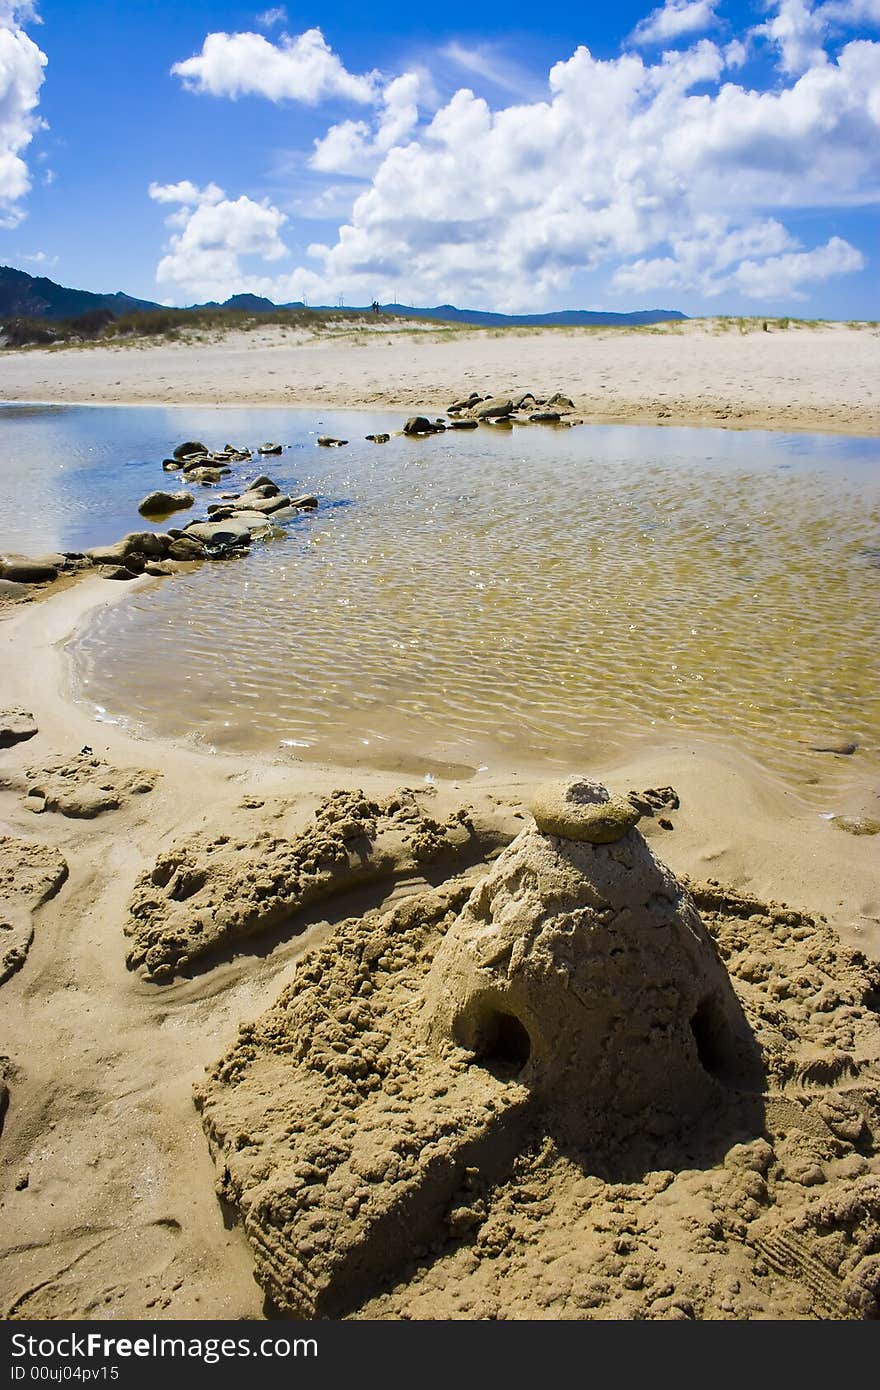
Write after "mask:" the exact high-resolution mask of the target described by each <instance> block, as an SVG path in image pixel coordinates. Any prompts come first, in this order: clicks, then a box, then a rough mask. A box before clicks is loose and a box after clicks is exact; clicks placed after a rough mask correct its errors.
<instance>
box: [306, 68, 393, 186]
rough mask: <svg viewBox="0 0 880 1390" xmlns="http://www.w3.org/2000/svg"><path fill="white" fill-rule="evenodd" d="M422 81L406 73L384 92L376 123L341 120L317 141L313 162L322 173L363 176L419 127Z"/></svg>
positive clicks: (385, 88)
mask: <svg viewBox="0 0 880 1390" xmlns="http://www.w3.org/2000/svg"><path fill="white" fill-rule="evenodd" d="M419 92H420V79H419V75H418V73H414V72H406V73H404V74H403V76H402V77H396V78H395V79H394V80H393V81H392V82H389V83H388V84H387V86H386V87H384V88H383V90H382V108H381V110H380V111H379V113H378V115H377V117H376V119H375V120H374V122H373V124H372V125H370V124H368V123H367V122H366V121H341V122H340V123H339V124H338V125H334V126H331V127H330V129H329V130H328V132H327V134H326V135H325V136H323V138H322V139H320V140H316V141H315V149H314V153H313V154H312V157H311V159H310V160H309V163H310V164H311V166H312V168H313V169H319V170H321V172H322V173H337V174H354V175H357V176H359V177H363V176H364V175H365V174H366V173H368V172H369V171H370V169H371V167H374V166H375V165H376V164H377V163H378V162H379V161H380V160H381V158H382V156H383V155H384V154H386V153H387V152H388V150H390V149H392V148H393V147H394V146H395V145H398V144H400V143H401V141H402V140H404V139H405V138H406V136H408V135H409V133H410V132H411V131H412V130H413V129H414V127H415V126H416V125H417V124H418V119H419Z"/></svg>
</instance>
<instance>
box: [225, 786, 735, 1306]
mask: <svg viewBox="0 0 880 1390" xmlns="http://www.w3.org/2000/svg"><path fill="white" fill-rule="evenodd" d="M548 807H550V810H549V811H548ZM534 811H535V815H536V823H535V825H534V826H531V827H529V828H527V829H524V830H523V831H522V832H521V833H520V834H519V835H518V836H517V837H516V839H515V840H514V841H513V842H512V843H511V844H510V845H509V846H508V847H507V848H506V849H505V850H504V851H503V852H502V853H501V854H500V856H499V857H498V859H497V861H496V862H495V864H494V865H493V866H492V867H491V868H490V870H489V872H488V873H485V871H483V876H482V877H480V876H479V874H472V875H471V876H470V878H468V877H467V876H462V877H460V878H459V879H457V880H450V881H449V882H448V883H447V884H446V885H445V886H444V887H443V888H442V889H438V890H435V891H434V892H433V893H431V894H428V895H426V896H423V897H421V898H419V899H413V900H412V901H411V902H410V903H409V904H408V905H404V906H401V907H398V908H396V909H394V910H393V911H392V912H391V913H386V914H384V915H383V914H381V913H377V914H372V915H370V916H368V917H366V918H363V919H360V920H357V921H352V922H348V923H344V924H342V927H341V928H340V929H339V931H338V934H337V935H336V937H335V938H334V940H333V942H332V946H331V947H325V948H323V949H322V950H321V951H319V952H318V953H316V955H314V956H313V957H311V958H310V959H309V960H308V961H306V962H305V963H304V964H303V966H302V967H301V968H300V970H299V971H298V973H297V976H296V978H295V980H294V982H293V984H292V985H291V986H290V987H289V988H288V990H287V991H286V992H285V993H284V994H283V995H282V996H281V998H280V999H279V1001H278V1003H277V1004H276V1006H275V1007H274V1008H273V1009H272V1010H271V1011H270V1013H269V1014H268V1015H266V1016H265V1017H264V1018H263V1019H262V1020H260V1021H259V1022H258V1023H257V1024H256V1025H253V1026H252V1027H248V1028H247V1029H245V1030H243V1035H242V1038H241V1040H240V1042H239V1044H238V1045H237V1046H236V1048H234V1049H233V1051H232V1053H231V1054H230V1055H229V1056H228V1057H227V1058H225V1059H224V1060H223V1062H221V1063H220V1065H219V1066H218V1068H217V1069H216V1070H215V1072H214V1075H213V1077H212V1079H211V1081H210V1082H209V1083H208V1085H207V1086H206V1087H205V1088H204V1089H203V1090H202V1091H201V1093H200V1094H199V1096H198V1098H197V1103H198V1104H199V1106H200V1108H201V1109H202V1111H203V1116H204V1122H205V1127H206V1130H207V1132H208V1135H209V1138H210V1140H211V1144H212V1147H213V1148H214V1150H215V1151H216V1152H218V1154H219V1155H222V1172H221V1178H220V1184H219V1191H220V1193H221V1195H222V1196H223V1198H224V1199H225V1200H227V1201H229V1202H232V1203H234V1204H235V1205H237V1206H238V1207H239V1208H240V1210H241V1212H242V1214H243V1216H244V1224H245V1230H246V1233H247V1235H248V1237H249V1239H250V1241H251V1243H252V1246H253V1249H254V1253H255V1258H256V1276H257V1279H258V1280H259V1282H260V1283H261V1284H262V1286H263V1288H264V1289H265V1290H266V1292H267V1294H268V1295H269V1297H270V1299H271V1301H272V1303H273V1304H274V1305H276V1306H277V1307H278V1308H280V1309H282V1310H284V1311H286V1312H289V1313H292V1314H294V1315H297V1316H305V1317H321V1316H330V1317H333V1316H338V1315H340V1314H342V1313H344V1312H345V1311H346V1310H347V1309H349V1308H350V1307H351V1306H352V1305H353V1304H354V1303H355V1302H356V1301H357V1300H358V1299H359V1298H363V1297H364V1296H365V1295H366V1294H367V1293H368V1292H369V1291H370V1289H371V1288H373V1287H374V1286H375V1285H376V1282H377V1281H381V1280H382V1279H385V1278H388V1277H389V1276H392V1275H393V1274H394V1273H395V1271H396V1270H397V1269H398V1268H399V1266H400V1265H401V1264H402V1263H403V1262H405V1261H406V1260H407V1259H411V1258H412V1257H413V1256H414V1255H416V1256H417V1255H418V1254H419V1253H420V1252H421V1253H424V1251H425V1248H426V1247H427V1246H428V1245H430V1244H431V1243H432V1242H433V1241H435V1240H436V1238H437V1237H438V1233H439V1235H440V1236H441V1238H447V1239H448V1237H449V1234H450V1232H451V1233H453V1234H455V1233H462V1232H465V1231H467V1229H468V1227H469V1226H470V1225H473V1224H474V1223H476V1224H479V1221H480V1219H481V1218H480V1212H479V1209H475V1208H474V1205H473V1203H472V1202H469V1201H468V1193H469V1192H472V1190H473V1188H474V1186H475V1184H480V1185H485V1184H487V1183H491V1182H493V1181H495V1180H497V1179H501V1178H503V1177H504V1176H505V1175H507V1174H508V1173H509V1171H510V1168H511V1165H512V1164H513V1162H514V1161H515V1159H516V1157H517V1155H518V1154H519V1153H521V1152H522V1151H523V1149H524V1148H525V1147H526V1146H527V1144H528V1142H529V1140H530V1137H531V1136H533V1135H534V1134H535V1133H541V1132H546V1131H548V1130H552V1131H554V1132H556V1133H558V1134H564V1135H566V1136H567V1137H568V1138H569V1139H575V1140H576V1141H579V1142H583V1141H584V1140H585V1139H586V1138H587V1137H588V1136H592V1138H593V1139H594V1140H595V1139H596V1138H597V1137H598V1136H600V1135H601V1134H602V1133H605V1134H606V1135H607V1134H609V1133H611V1134H614V1133H616V1132H620V1131H623V1130H627V1129H630V1130H633V1129H636V1130H637V1129H638V1127H639V1125H640V1123H641V1117H642V1116H643V1114H644V1113H645V1112H646V1111H648V1110H651V1111H652V1112H654V1113H655V1114H656V1112H657V1111H658V1110H660V1111H668V1112H669V1113H670V1115H671V1116H672V1118H673V1122H674V1121H675V1120H680V1119H681V1117H682V1116H687V1115H694V1114H695V1113H696V1112H698V1111H699V1110H700V1109H701V1108H703V1107H705V1106H706V1105H708V1104H710V1103H711V1101H712V1100H713V1098H715V1097H717V1094H718V1091H719V1087H720V1086H721V1084H722V1081H723V1082H725V1083H727V1084H731V1085H736V1084H743V1083H748V1081H749V1080H750V1079H751V1080H752V1081H754V1080H755V1078H756V1066H755V1060H754V1057H755V1049H754V1044H753V1042H752V1040H751V1036H750V1032H749V1029H748V1027H747V1025H746V1023H745V1020H744V1018H743V1015H742V1012H741V1009H740V1007H739V1004H738V1001H737V998H736V995H735V994H734V991H733V989H732V987H731V984H730V981H729V979H728V976H727V972H726V970H725V968H724V966H723V964H722V963H721V961H720V959H719V957H718V954H717V952H716V950H715V947H714V945H713V943H712V941H711V938H710V937H709V935H708V933H707V932H706V930H705V928H704V927H703V925H702V923H701V921H700V918H699V915H698V913H697V911H696V908H695V907H694V904H693V902H692V900H691V899H690V897H689V896H688V894H687V892H686V891H685V890H684V889H683V888H682V887H681V885H680V884H678V883H677V882H676V880H675V878H674V877H673V875H672V874H671V873H670V872H669V871H668V870H667V869H665V868H664V867H663V866H662V865H661V864H660V863H659V862H658V861H657V859H656V858H655V857H654V855H653V854H652V853H651V851H650V849H649V847H648V845H647V844H646V842H645V840H644V839H643V838H642V836H641V835H640V834H639V832H638V831H637V830H636V829H635V822H636V821H637V820H638V812H637V811H636V810H634V809H633V806H632V805H631V803H629V802H626V803H622V802H614V801H611V800H610V798H609V797H608V793H607V792H606V791H605V789H604V788H602V787H600V786H598V785H597V784H595V783H591V782H589V781H587V780H586V779H583V778H573V779H570V780H569V781H568V782H567V783H564V784H562V785H561V786H558V787H554V788H549V789H542V790H541V792H540V793H539V794H538V795H537V796H536V798H535V801H534ZM547 826H551V827H552V830H548V829H547ZM560 832H562V833H560ZM566 832H567V833H566ZM597 840H598V843H596V841H597ZM459 909H460V910H459ZM456 913H457V915H456Z"/></svg>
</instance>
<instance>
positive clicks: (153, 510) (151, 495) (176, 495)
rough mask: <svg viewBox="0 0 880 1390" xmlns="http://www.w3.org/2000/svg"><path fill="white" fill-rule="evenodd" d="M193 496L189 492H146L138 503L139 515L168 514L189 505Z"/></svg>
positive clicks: (192, 500)
mask: <svg viewBox="0 0 880 1390" xmlns="http://www.w3.org/2000/svg"><path fill="white" fill-rule="evenodd" d="M194 501H195V498H194V497H193V495H192V493H191V492H162V491H161V490H160V491H158V492H148V493H147V495H146V497H145V498H144V499H143V501H142V502H139V503H138V511H139V512H140V514H141V516H168V515H170V513H171V512H178V511H181V510H182V509H183V508H184V507H191V506H192V504H193V502H194Z"/></svg>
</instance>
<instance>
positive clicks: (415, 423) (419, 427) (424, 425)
mask: <svg viewBox="0 0 880 1390" xmlns="http://www.w3.org/2000/svg"><path fill="white" fill-rule="evenodd" d="M443 428H444V427H443V425H436V424H435V423H434V422H433V420H429V419H428V417H427V416H426V415H411V416H410V417H409V419H408V420H407V422H406V424H405V425H404V427H403V432H404V434H408V435H420V434H439V433H440V432H441V431H442V430H443Z"/></svg>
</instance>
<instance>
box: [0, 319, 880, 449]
mask: <svg viewBox="0 0 880 1390" xmlns="http://www.w3.org/2000/svg"><path fill="white" fill-rule="evenodd" d="M746 322H747V323H748V324H749V327H748V328H747V329H746V330H745V331H742V332H741V331H740V329H739V328H738V327H737V326H736V322H735V321H730V322H729V321H725V320H711V319H710V320H695V321H693V322H688V323H685V324H682V325H676V326H674V327H657V328H650V329H638V330H627V329H591V330H584V329H574V330H567V329H544V330H540V331H537V332H536V331H532V330H527V329H516V330H510V329H508V330H505V331H499V330H491V329H490V330H485V329H479V330H474V329H460V328H455V329H444V330H439V331H435V330H433V329H399V328H398V326H397V325H394V327H393V328H391V327H389V328H387V329H386V328H382V327H377V328H375V329H369V330H363V331H361V332H339V333H332V332H331V333H325V334H322V335H315V336H313V337H308V336H306V335H305V334H303V333H301V332H291V333H287V332H286V331H285V330H282V329H280V328H267V329H255V330H254V331H252V332H248V333H232V334H229V335H228V336H227V337H226V338H224V339H222V340H220V341H207V340H205V341H193V342H190V343H177V344H162V345H157V346H149V347H143V346H141V347H112V348H108V347H83V348H61V349H57V348H56V349H52V350H46V349H28V350H26V351H20V352H8V351H7V352H3V354H2V357H0V398H2V399H5V400H18V401H25V400H26V401H84V402H87V403H89V402H91V403H104V402H132V403H154V402H160V403H165V404H181V405H186V404H208V405H223V404H228V405H251V404H253V405H279V404H284V405H309V406H311V405H319V406H320V405H324V406H352V407H355V406H373V407H382V408H392V409H397V408H399V409H401V410H406V411H408V412H411V411H413V410H418V409H422V410H426V411H430V412H432V413H436V412H438V411H442V410H445V408H446V407H447V406H448V405H449V404H450V402H451V401H452V400H453V399H455V398H457V397H461V396H467V395H468V394H469V393H470V392H471V391H472V390H477V391H479V392H480V393H481V394H483V395H485V394H487V393H497V392H502V391H504V392H507V391H510V392H512V393H515V392H517V391H527V390H534V391H538V392H539V393H543V392H546V393H547V394H548V395H549V394H551V393H552V392H553V391H556V390H560V389H561V390H563V391H564V392H566V393H567V394H568V395H570V396H571V398H572V399H573V401H574V404H575V407H576V409H577V410H578V412H579V413H580V414H582V415H583V417H584V419H587V420H591V421H623V420H627V421H643V422H645V423H650V424H654V423H656V422H657V421H658V420H660V421H665V422H666V423H670V424H672V423H680V424H716V425H717V424H722V425H728V426H736V427H740V428H748V427H754V428H761V429H812V430H839V431H843V430H846V431H853V432H863V433H871V432H873V431H874V430H876V429H877V428H878V427H880V387H878V385H877V383H878V381H880V330H878V328H877V327H876V326H873V325H862V326H856V327H847V326H845V325H838V324H834V325H820V326H816V327H809V326H792V327H789V328H787V329H779V328H776V327H774V326H771V329H770V331H768V332H763V331H762V329H761V326H760V321H755V320H748V321H746Z"/></svg>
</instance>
